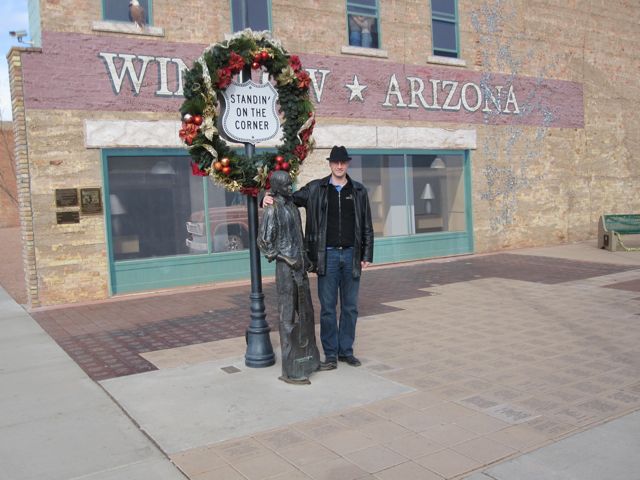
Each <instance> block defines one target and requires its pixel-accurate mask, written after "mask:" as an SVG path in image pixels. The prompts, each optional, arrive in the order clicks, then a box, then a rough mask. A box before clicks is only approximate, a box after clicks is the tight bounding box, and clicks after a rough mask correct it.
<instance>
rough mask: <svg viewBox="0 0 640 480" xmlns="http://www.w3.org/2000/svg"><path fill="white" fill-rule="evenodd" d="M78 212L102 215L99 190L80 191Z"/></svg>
mask: <svg viewBox="0 0 640 480" xmlns="http://www.w3.org/2000/svg"><path fill="white" fill-rule="evenodd" d="M80 210H81V211H82V213H102V195H100V189H99V188H82V189H81V190H80Z"/></svg>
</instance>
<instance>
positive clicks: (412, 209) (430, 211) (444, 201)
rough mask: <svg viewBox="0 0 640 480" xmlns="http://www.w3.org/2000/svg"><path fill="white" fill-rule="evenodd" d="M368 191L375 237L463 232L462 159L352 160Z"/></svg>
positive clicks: (374, 157) (354, 174) (351, 172)
mask: <svg viewBox="0 0 640 480" xmlns="http://www.w3.org/2000/svg"><path fill="white" fill-rule="evenodd" d="M352 157H353V160H352V161H351V165H350V166H349V175H350V176H351V177H352V178H354V179H355V180H358V181H360V182H362V183H364V185H365V186H366V187H367V190H368V191H369V201H370V203H371V217H372V221H373V228H374V233H375V236H376V237H393V236H400V235H413V234H420V233H431V232H458V231H465V229H466V214H465V188H464V177H463V159H464V156H463V154H455V155H366V154H365V155H352Z"/></svg>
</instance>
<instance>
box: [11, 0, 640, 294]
mask: <svg viewBox="0 0 640 480" xmlns="http://www.w3.org/2000/svg"><path fill="white" fill-rule="evenodd" d="M40 4H41V9H42V11H41V17H42V30H43V33H44V35H43V38H45V39H46V33H47V32H69V33H71V32H73V33H74V34H77V33H83V34H92V35H98V36H101V37H105V39H111V38H113V39H114V40H115V39H116V38H117V39H121V38H130V39H132V41H135V40H137V39H140V38H143V39H144V40H147V41H148V40H156V41H158V42H169V43H172V42H179V43H181V44H189V43H191V44H208V43H212V42H216V41H219V40H221V39H222V38H223V35H224V33H229V31H230V15H229V11H228V9H229V2H228V0H188V1H182V2H176V1H173V0H156V1H155V2H154V8H153V15H154V19H153V25H154V26H156V27H161V28H163V29H164V36H162V37H152V38H150V37H140V36H136V35H129V34H118V33H105V32H98V31H94V30H93V29H92V22H94V21H95V20H101V19H100V18H99V16H100V2H86V1H83V0H67V1H57V0H56V1H54V0H42V1H41V2H40ZM271 4H272V18H273V30H274V34H275V36H276V37H278V38H279V39H280V40H282V42H283V44H284V46H285V47H286V48H287V49H288V50H289V51H292V52H300V53H308V54H317V55H328V56H335V57H341V58H343V59H344V58H353V59H354V60H357V61H360V62H362V61H366V62H370V64H371V66H370V68H371V69H372V70H375V68H376V65H377V63H376V62H380V61H390V62H395V63H398V64H403V63H404V64H407V65H410V66H424V65H429V63H428V62H427V59H428V57H429V55H430V42H431V29H430V16H429V12H428V9H427V8H426V7H425V5H427V4H428V2H423V1H418V0H404V1H401V0H393V1H388V2H387V1H384V2H380V4H381V37H382V47H383V49H384V50H386V51H387V53H388V58H386V59H383V60H381V59H377V58H372V57H367V56H362V55H358V56H350V55H346V54H343V53H341V51H342V47H344V46H345V45H346V44H347V33H346V28H347V27H346V18H345V2H344V1H342V0H326V1H325V0H323V1H320V0H272V2H271ZM458 4H459V9H460V11H459V18H460V49H461V54H462V55H461V57H462V59H463V60H464V61H465V62H466V66H463V67H444V68H449V69H451V71H453V72H474V73H476V74H479V75H480V76H481V77H482V78H485V79H486V80H487V81H491V79H492V76H493V75H495V74H501V75H505V76H511V75H513V76H521V77H522V76H524V77H531V79H532V82H537V81H540V82H543V81H544V80H545V79H554V80H567V81H571V82H577V83H579V84H580V85H581V86H582V88H583V92H584V127H583V128H582V127H578V128H550V127H548V126H547V125H545V124H544V123H543V124H542V125H539V126H535V125H533V126H532V125H524V124H521V123H518V122H517V121H515V120H514V121H513V122H511V123H510V124H505V125H489V124H488V122H487V124H482V123H480V124H478V123H475V124H464V123H446V122H445V123H443V122H435V121H434V122H430V121H409V120H406V119H404V120H403V119H396V120H385V119H359V118H345V117H344V116H342V117H341V115H340V112H339V111H336V112H332V114H331V116H326V117H320V118H318V125H319V126H322V125H331V124H340V125H363V124H366V125H390V126H396V127H409V126H422V127H436V128H447V129H473V130H475V131H476V133H477V149H475V150H472V151H471V169H472V172H471V173H472V205H473V218H474V235H475V246H476V251H478V252H487V251H494V250H500V249H504V248H515V247H524V246H533V245H550V244H557V243H562V242H567V241H577V240H583V239H588V238H591V237H593V236H594V235H595V231H596V222H597V219H598V216H599V215H601V214H602V213H604V212H636V213H637V212H640V197H639V196H638V195H637V194H635V192H638V191H640V162H638V161H637V149H638V145H640V119H639V117H638V115H637V112H638V111H640V82H638V81H637V73H638V70H639V68H640V63H639V60H638V55H637V52H638V51H640V27H638V25H640V10H639V9H637V8H636V7H635V6H633V5H631V4H630V3H629V2H628V1H625V0H613V1H612V2H609V3H607V4H606V8H605V3H603V2H590V1H586V0H578V1H574V2H566V1H561V0H545V1H542V0H539V1H525V0H515V1H512V2H495V1H490V0H482V1H469V2H458ZM198 8H200V10H196V9H198ZM183 46H184V45H183ZM46 49H47V45H46V44H44V45H43V50H44V51H45V52H46ZM140 53H144V52H140ZM199 53H200V52H196V55H197V54H199ZM20 55H23V56H25V55H38V53H37V52H31V51H30V52H26V51H24V50H22V51H19V50H16V53H15V55H13V56H12V57H11V59H10V62H13V63H12V65H14V66H13V67H12V92H13V95H14V118H15V119H17V120H19V121H18V124H17V126H14V131H16V132H18V133H17V135H16V139H17V144H18V147H17V149H16V155H17V163H18V179H19V182H18V192H19V196H20V199H21V204H20V205H21V207H20V212H21V217H22V226H23V238H24V239H25V241H26V243H25V245H26V247H25V264H26V265H27V267H28V268H27V272H28V273H27V278H28V286H29V289H30V292H31V298H32V304H33V305H37V304H38V302H41V303H42V304H53V303H66V302H76V301H81V300H84V299H90V298H93V299H96V298H104V297H106V296H107V295H108V287H107V284H108V273H107V259H106V253H105V252H106V247H105V231H104V225H103V224H102V222H101V221H100V218H99V217H97V216H96V217H92V218H82V219H81V223H80V224H79V225H77V226H59V225H56V223H55V205H54V190H55V188H60V187H68V186H70V187H74V186H78V187H80V186H100V185H101V182H102V180H101V176H100V169H101V163H100V156H99V152H98V151H97V150H88V149H86V148H85V146H84V138H83V132H84V130H83V122H84V120H85V119H105V120H114V119H122V120H134V119H135V120H140V119H142V120H175V119H176V113H174V112H170V113H161V112H156V113H152V112H148V111H145V112H134V111H129V112H124V111H122V112H118V111H106V110H105V111H82V110H60V109H47V110H45V109H40V110H38V109H37V105H36V106H34V108H33V109H31V110H28V111H27V112H26V115H25V113H24V105H22V104H21V96H20V88H21V87H20V85H21V77H20ZM400 70H402V68H401V69H400ZM407 70H408V68H407ZM81 73H82V72H80V73H79V74H81ZM96 75H97V74H96ZM100 75H104V71H102V72H100ZM93 81H95V78H94V79H92V77H91V75H88V76H86V77H83V82H84V83H85V85H86V86H87V87H86V88H91V85H92V82H93ZM18 87H20V88H18ZM338 88H341V89H342V90H344V88H342V87H338ZM344 92H346V90H344ZM61 95H62V93H61ZM65 95H68V92H66V93H65ZM558 108H561V107H558ZM21 109H22V110H21ZM20 112H22V113H20ZM546 114H548V115H549V119H551V118H554V115H558V112H557V111H555V112H554V110H553V109H548V111H546ZM20 122H22V123H20ZM27 138H28V147H29V148H28V149H27V142H26V140H27ZM347 147H349V145H347ZM27 151H28V159H27ZM326 156H327V151H326V150H318V151H317V152H315V153H314V154H313V155H312V156H311V157H310V158H309V159H308V160H307V161H306V162H305V166H304V169H303V171H302V174H301V176H300V183H301V184H303V183H305V182H306V181H308V180H310V179H312V178H316V177H318V176H324V175H326V174H328V168H327V165H326V160H325V157H326ZM29 182H30V183H29ZM29 188H30V190H29ZM32 211H33V216H32V213H31V212H32ZM34 242H35V246H34ZM36 246H37V248H36ZM36 265H37V273H38V275H37V276H36ZM63 281H65V282H67V283H66V284H67V285H70V286H69V287H66V288H63Z"/></svg>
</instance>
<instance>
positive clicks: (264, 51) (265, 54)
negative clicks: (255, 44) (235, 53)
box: [260, 50, 269, 60]
mask: <svg viewBox="0 0 640 480" xmlns="http://www.w3.org/2000/svg"><path fill="white" fill-rule="evenodd" d="M260 58H261V59H262V60H267V59H268V58H269V52H267V51H266V50H263V51H262V52H260Z"/></svg>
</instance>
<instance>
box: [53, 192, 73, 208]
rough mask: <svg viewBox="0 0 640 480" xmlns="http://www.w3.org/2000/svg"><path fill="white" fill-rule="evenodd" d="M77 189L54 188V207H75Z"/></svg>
mask: <svg viewBox="0 0 640 480" xmlns="http://www.w3.org/2000/svg"><path fill="white" fill-rule="evenodd" d="M77 206H78V189H77V188H56V207H77Z"/></svg>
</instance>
